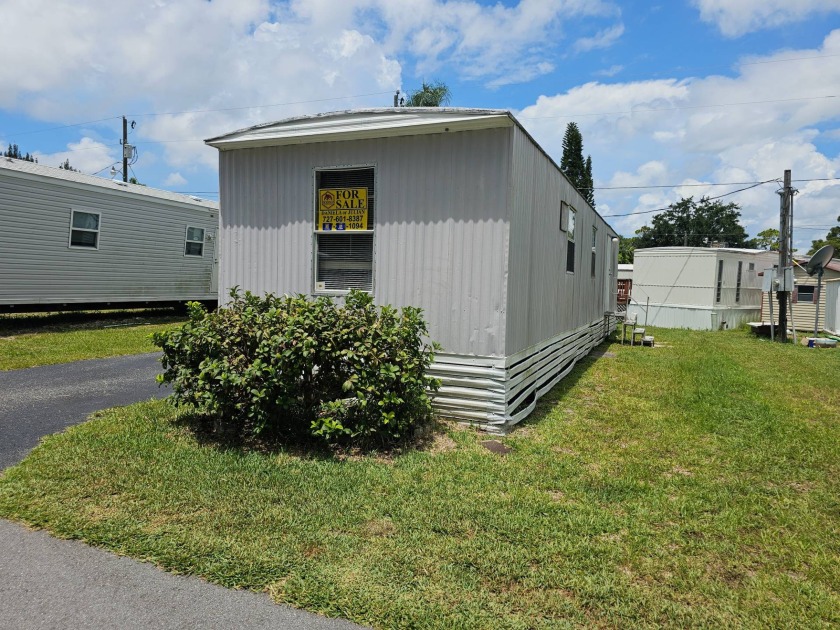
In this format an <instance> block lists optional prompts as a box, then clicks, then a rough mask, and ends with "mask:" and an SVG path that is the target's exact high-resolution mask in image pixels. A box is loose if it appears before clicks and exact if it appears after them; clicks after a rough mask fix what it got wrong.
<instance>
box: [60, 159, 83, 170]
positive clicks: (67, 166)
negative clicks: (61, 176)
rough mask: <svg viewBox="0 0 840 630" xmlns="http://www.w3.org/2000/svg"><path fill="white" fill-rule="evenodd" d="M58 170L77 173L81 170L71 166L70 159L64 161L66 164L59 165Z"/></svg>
mask: <svg viewBox="0 0 840 630" xmlns="http://www.w3.org/2000/svg"><path fill="white" fill-rule="evenodd" d="M58 168H60V169H62V170H65V171H75V172H77V173H78V172H79V169H77V168H73V167H72V166H70V160H69V159H67V160H64V162H62V163H61V164H59V165H58Z"/></svg>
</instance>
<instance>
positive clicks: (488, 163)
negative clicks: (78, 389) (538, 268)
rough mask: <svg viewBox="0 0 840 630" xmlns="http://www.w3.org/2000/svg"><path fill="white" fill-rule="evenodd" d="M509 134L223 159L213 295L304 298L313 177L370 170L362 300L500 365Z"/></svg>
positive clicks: (327, 146)
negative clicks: (369, 286) (404, 309)
mask: <svg viewBox="0 0 840 630" xmlns="http://www.w3.org/2000/svg"><path fill="white" fill-rule="evenodd" d="M509 143H510V134H509V129H490V130H486V131H480V132H475V131H466V132H461V133H454V134H448V135H447V134H433V135H418V136H409V137H397V138H379V139H368V140H358V141H354V142H324V143H314V144H305V145H293V146H280V147H267V148H257V149H242V150H235V151H222V152H221V153H220V174H221V177H220V179H221V182H222V187H221V203H222V208H224V212H223V214H222V227H223V239H222V259H223V260H224V265H223V267H222V274H221V289H222V294H223V295H226V294H227V291H228V289H229V288H230V287H232V286H234V285H238V286H239V287H240V288H242V289H243V290H244V289H248V290H250V291H252V292H256V293H265V292H278V291H280V292H286V293H307V294H310V293H313V290H314V281H313V273H312V268H313V266H312V265H313V261H312V258H313V238H314V237H313V230H314V195H315V190H314V171H315V169H319V168H334V167H347V166H373V167H374V168H375V177H376V209H375V215H374V217H375V227H374V252H375V253H374V280H373V294H374V297H375V299H376V301H377V303H380V304H392V305H394V306H409V305H411V306H421V307H422V308H423V309H424V312H425V317H426V319H427V321H428V322H429V325H430V329H431V330H432V331H433V334H434V337H435V340H436V341H438V342H439V343H441V344H442V345H443V346H444V348H446V349H448V350H449V351H450V352H455V353H457V354H475V355H483V356H496V357H503V356H505V289H506V287H505V281H504V278H505V268H506V263H507V261H506V256H505V251H506V243H507V238H508V223H507V216H506V215H507V209H506V205H507V175H506V173H508V172H509V159H510V158H509V155H510V150H509Z"/></svg>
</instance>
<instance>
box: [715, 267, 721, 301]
mask: <svg viewBox="0 0 840 630" xmlns="http://www.w3.org/2000/svg"><path fill="white" fill-rule="evenodd" d="M722 295H723V258H719V259H718V272H717V286H716V288H715V304H720V298H721V297H722Z"/></svg>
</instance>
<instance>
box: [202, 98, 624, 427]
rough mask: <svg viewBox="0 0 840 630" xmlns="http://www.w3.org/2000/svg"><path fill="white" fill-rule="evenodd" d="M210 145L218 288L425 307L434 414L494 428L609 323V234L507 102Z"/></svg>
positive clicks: (282, 126)
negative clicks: (215, 182) (432, 344)
mask: <svg viewBox="0 0 840 630" xmlns="http://www.w3.org/2000/svg"><path fill="white" fill-rule="evenodd" d="M207 143H208V144H209V145H211V146H214V147H216V148H218V149H219V151H220V158H219V160H220V180H221V181H220V190H221V205H222V227H221V261H222V267H221V280H220V285H221V289H222V293H223V295H224V294H225V293H226V292H227V290H228V289H229V288H230V287H232V286H239V287H241V288H242V289H249V290H251V291H253V292H256V293H264V292H273V293H304V294H310V295H333V296H340V295H343V294H344V293H346V292H347V290H349V289H351V288H357V289H362V290H365V291H369V292H371V293H372V294H373V295H374V297H375V299H376V301H377V302H378V303H381V304H392V305H395V306H406V305H413V306H419V307H421V308H423V309H424V312H425V317H426V319H427V321H428V322H429V327H430V333H431V337H432V338H433V339H434V340H436V341H438V342H440V343H441V344H442V345H443V348H444V351H443V352H441V353H438V355H437V358H436V362H435V365H434V368H433V371H434V373H435V374H436V375H437V376H439V377H441V378H442V380H443V385H444V386H443V388H442V389H441V390H440V392H439V393H438V395H437V397H436V399H435V404H436V407H437V409H438V410H439V411H440V412H441V414H442V415H446V416H450V417H455V418H459V419H461V420H467V421H471V422H475V423H479V424H482V425H483V426H485V427H486V428H488V429H491V430H497V431H504V430H505V429H506V428H508V427H510V426H511V425H512V424H515V423H516V422H518V421H519V420H520V419H522V418H524V417H525V416H526V415H527V414H528V413H530V411H531V410H532V409H533V408H534V405H535V401H536V399H537V398H538V397H539V396H540V395H541V394H542V393H544V392H545V391H547V390H548V389H549V388H550V387H551V386H552V385H553V384H554V383H556V382H557V380H559V379H560V378H562V377H563V376H564V375H565V374H567V373H568V372H569V371H570V370H571V368H572V367H573V366H574V364H575V362H576V361H577V360H578V359H579V358H581V357H582V356H584V355H585V354H586V353H587V352H588V351H589V350H590V349H591V348H592V347H593V346H595V345H596V344H598V343H599V342H600V341H601V340H602V339H603V338H604V337H605V335H606V334H607V333H608V331H609V329H610V326H611V325H612V324H611V322H610V321H609V320H608V319H607V318H605V312H612V311H614V309H615V278H616V274H615V271H616V260H617V249H618V248H617V239H616V236H617V235H616V233H615V231H614V230H613V229H612V228H611V227H610V226H609V225H607V224H606V222H604V220H603V219H602V218H601V217H600V216H599V215H598V214H597V213H596V212H595V211H594V210H593V209H592V208H591V207H590V206H589V205H588V204H587V203H586V201H584V199H583V197H581V196H580V194H578V192H577V191H576V190H575V189H574V188H573V187H572V185H571V184H570V183H569V181H568V180H567V179H566V178H565V177H564V176H563V175H562V174H561V173H560V171H559V169H558V167H557V165H556V164H555V163H554V162H553V161H552V160H551V158H549V157H548V156H547V155H546V154H545V152H544V151H543V150H542V149H541V148H540V147H539V146H538V145H537V144H536V143H535V142H534V140H533V139H532V138H531V137H530V136H529V135H528V133H527V132H526V131H525V130H524V129H523V127H522V126H521V125H520V124H519V123H518V122H517V121H516V119H515V118H514V117H513V116H512V115H511V114H510V113H509V112H507V111H500V110H469V109H456V108H419V109H410V108H389V109H376V110H360V111H350V112H340V113H333V114H323V115H317V116H308V117H302V118H294V119H289V120H284V121H280V122H276V123H270V124H266V125H260V126H257V127H252V128H249V129H244V130H241V131H237V132H233V133H230V134H227V135H224V136H220V137H217V138H213V139H210V140H208V141H207Z"/></svg>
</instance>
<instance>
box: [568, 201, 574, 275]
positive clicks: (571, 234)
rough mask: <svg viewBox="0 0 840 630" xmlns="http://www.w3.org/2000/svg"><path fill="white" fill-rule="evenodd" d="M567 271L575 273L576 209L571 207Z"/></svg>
mask: <svg viewBox="0 0 840 630" xmlns="http://www.w3.org/2000/svg"><path fill="white" fill-rule="evenodd" d="M566 242H567V247H566V271H570V272H572V273H574V271H575V209H574V208H572V207H571V206H569V218H568V224H567V226H566Z"/></svg>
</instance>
